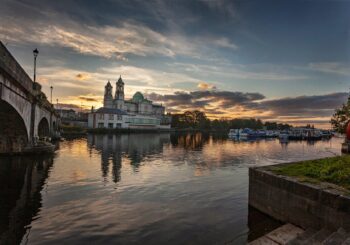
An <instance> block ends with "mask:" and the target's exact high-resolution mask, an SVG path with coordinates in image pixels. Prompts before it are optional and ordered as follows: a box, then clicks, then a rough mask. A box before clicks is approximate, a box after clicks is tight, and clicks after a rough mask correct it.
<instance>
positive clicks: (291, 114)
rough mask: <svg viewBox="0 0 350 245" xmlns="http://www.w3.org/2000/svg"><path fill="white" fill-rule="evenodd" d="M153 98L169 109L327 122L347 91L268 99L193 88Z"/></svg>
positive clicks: (151, 97)
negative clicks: (190, 90)
mask: <svg viewBox="0 0 350 245" xmlns="http://www.w3.org/2000/svg"><path fill="white" fill-rule="evenodd" d="M148 97H149V98H150V99H152V100H154V101H157V102H161V103H164V104H165V105H166V106H167V108H170V110H169V111H172V110H176V112H181V111H182V112H183V111H185V110H193V109H200V110H202V111H204V112H205V113H207V115H208V116H209V117H211V118H220V117H228V118H234V117H237V118H238V117H245V118H247V117H255V118H261V119H265V120H271V121H282V122H288V123H293V124H300V123H302V122H308V123H311V122H313V123H317V124H322V123H323V124H324V123H325V122H329V119H330V116H331V115H332V114H333V113H334V110H335V109H336V108H338V107H340V106H341V105H342V103H344V102H345V101H346V99H347V97H348V93H331V94H325V95H312V96H298V97H286V98H280V99H274V100H265V96H264V95H262V94H260V93H242V92H231V91H216V90H213V91H208V90H206V91H202V90H200V91H193V92H180V91H178V92H175V93H174V94H166V95H160V94H156V93H151V94H148Z"/></svg>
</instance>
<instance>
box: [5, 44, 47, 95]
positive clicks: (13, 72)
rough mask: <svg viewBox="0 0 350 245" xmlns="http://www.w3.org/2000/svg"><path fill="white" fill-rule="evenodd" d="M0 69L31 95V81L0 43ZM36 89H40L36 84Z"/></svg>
mask: <svg viewBox="0 0 350 245" xmlns="http://www.w3.org/2000/svg"><path fill="white" fill-rule="evenodd" d="M0 69H1V70H3V71H4V72H6V73H7V74H8V75H9V76H11V77H13V78H14V79H15V80H16V81H17V82H18V83H19V84H20V85H21V86H22V88H23V89H24V90H26V91H27V92H28V93H30V94H33V81H32V79H31V78H30V77H29V76H28V74H27V73H26V72H25V71H24V69H23V68H22V67H21V66H20V65H19V64H18V62H17V61H16V59H15V58H14V57H13V56H12V54H11V53H10V52H9V51H8V50H7V48H6V47H5V46H4V44H3V43H2V42H1V41H0ZM38 85H39V86H38V89H39V90H40V89H41V86H40V84H38Z"/></svg>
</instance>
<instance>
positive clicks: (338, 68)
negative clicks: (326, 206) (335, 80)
mask: <svg viewBox="0 0 350 245" xmlns="http://www.w3.org/2000/svg"><path fill="white" fill-rule="evenodd" d="M309 68H310V69H311V70H315V71H320V72H324V73H332V74H337V75H343V76H350V64H344V63H339V62H320V63H310V64H309Z"/></svg>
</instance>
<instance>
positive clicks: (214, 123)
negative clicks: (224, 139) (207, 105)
mask: <svg viewBox="0 0 350 245" xmlns="http://www.w3.org/2000/svg"><path fill="white" fill-rule="evenodd" d="M171 117H172V118H171V120H172V121H171V127H172V128H177V129H199V130H229V129H231V128H251V129H263V128H265V129H268V130H284V129H289V128H291V127H292V126H291V125H289V124H283V123H277V122H263V121H261V120H260V119H255V118H248V119H243V118H235V119H214V120H210V119H209V118H208V117H207V116H206V115H205V113H204V112H202V111H198V110H195V111H186V112H184V113H181V114H172V115H171Z"/></svg>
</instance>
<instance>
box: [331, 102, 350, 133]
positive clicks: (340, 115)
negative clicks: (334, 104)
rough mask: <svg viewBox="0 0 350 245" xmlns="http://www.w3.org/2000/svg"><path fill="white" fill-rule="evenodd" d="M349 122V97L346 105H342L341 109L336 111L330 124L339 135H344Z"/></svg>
mask: <svg viewBox="0 0 350 245" xmlns="http://www.w3.org/2000/svg"><path fill="white" fill-rule="evenodd" d="M349 120H350V96H349V97H348V101H347V102H346V104H343V105H342V107H341V108H339V109H336V110H335V112H334V114H333V116H332V119H331V124H332V127H333V129H334V130H336V131H337V132H339V133H345V131H346V126H347V124H348V122H349Z"/></svg>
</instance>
